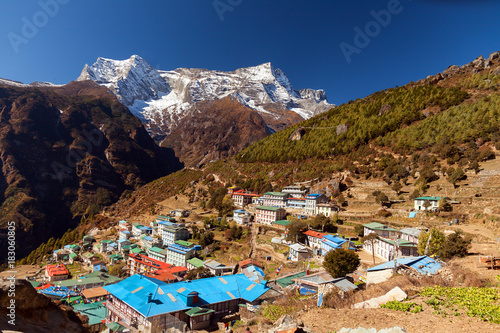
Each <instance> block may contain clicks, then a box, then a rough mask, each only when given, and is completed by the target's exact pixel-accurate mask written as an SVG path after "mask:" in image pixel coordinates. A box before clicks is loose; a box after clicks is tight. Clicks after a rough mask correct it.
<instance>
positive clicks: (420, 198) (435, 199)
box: [415, 197, 441, 201]
mask: <svg viewBox="0 0 500 333" xmlns="http://www.w3.org/2000/svg"><path fill="white" fill-rule="evenodd" d="M415 200H426V201H439V200H441V197H418V198H415Z"/></svg>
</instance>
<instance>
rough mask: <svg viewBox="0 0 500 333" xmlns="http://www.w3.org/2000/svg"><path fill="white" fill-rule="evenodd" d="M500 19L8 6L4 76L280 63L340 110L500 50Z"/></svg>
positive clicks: (280, 9)
mask: <svg viewBox="0 0 500 333" xmlns="http://www.w3.org/2000/svg"><path fill="white" fill-rule="evenodd" d="M54 4H57V6H55V5H54ZM57 7H58V8H57ZM44 8H45V9H44ZM382 10H384V11H385V12H383V13H385V14H387V13H389V15H390V22H388V21H389V16H387V15H385V16H384V15H382V16H381V17H382V21H381V22H382V23H383V24H381V23H377V21H376V19H375V16H376V15H375V16H374V15H373V12H375V13H379V14H380V13H381V11H382ZM499 14H500V1H497V0H491V1H488V0H413V1H410V0H400V1H398V0H387V1H386V0H384V1H364V0H358V1H345V0H343V1H337V0H321V1H320V0H309V1H296V0H286V1H285V0H272V1H270V0H265V1H264V0H163V1H136V0H105V1H103V0H100V1H96V0H86V1H81V0H40V1H31V0H24V1H19V0H4V1H1V2H0V77H3V78H8V79H13V80H18V81H21V82H24V83H30V82H33V81H49V82H53V83H59V84H60V83H67V82H69V81H71V80H74V79H75V78H77V77H78V75H79V74H80V71H81V69H82V68H83V66H84V64H85V63H89V64H92V63H94V62H95V60H96V58H97V57H100V56H101V57H106V58H113V59H126V58H128V57H130V56H131V55H132V54H138V55H140V56H142V57H143V58H144V59H146V60H147V61H148V62H149V63H150V64H151V65H153V66H155V67H157V68H159V69H164V70H169V69H174V68H177V67H200V68H208V69H219V70H234V69H236V68H239V67H247V66H253V65H258V64H260V63H264V62H268V61H270V62H272V63H273V65H274V66H275V67H277V68H281V69H282V70H283V71H284V72H285V73H286V74H287V75H288V77H289V78H290V80H291V81H292V83H293V85H294V87H295V88H296V89H300V88H315V89H320V88H321V89H324V90H325V91H326V93H327V96H328V99H329V101H330V102H331V103H335V104H340V103H343V102H347V101H349V100H351V99H356V98H358V97H364V96H366V95H368V94H370V93H372V92H375V91H378V90H381V89H385V88H388V87H393V86H396V85H403V84H405V83H408V82H409V81H412V80H413V81H416V80H419V79H421V78H425V77H426V76H428V75H431V74H436V73H438V72H440V71H442V70H444V69H446V67H448V66H449V65H455V64H456V65H463V64H465V63H467V62H470V61H472V60H473V59H474V58H476V57H477V56H479V55H483V56H488V55H489V54H490V53H491V52H494V51H498V50H500V20H499V19H498V17H499ZM384 20H385V21H384ZM30 25H32V26H31V28H33V27H34V28H35V30H33V29H31V30H30V29H29V28H30ZM355 28H359V29H358V30H357V31H361V32H362V34H365V35H366V34H367V36H366V37H367V38H368V39H369V40H367V38H365V39H364V40H363V38H362V37H359V36H361V35H360V34H358V33H357V32H355ZM367 28H368V30H366V29H367ZM370 29H371V30H370ZM357 34H358V38H357V40H355V37H356V35H357ZM356 42H357V43H356ZM341 45H343V46H344V51H342V48H341ZM346 45H348V46H346ZM345 50H349V52H347V53H349V56H348V57H346V56H345V53H346V51H345ZM353 50H355V52H354V51H353ZM348 59H349V60H350V61H347V60H348Z"/></svg>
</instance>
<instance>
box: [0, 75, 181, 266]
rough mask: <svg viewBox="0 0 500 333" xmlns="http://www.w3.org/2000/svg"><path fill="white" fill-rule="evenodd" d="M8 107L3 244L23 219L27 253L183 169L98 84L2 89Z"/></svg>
mask: <svg viewBox="0 0 500 333" xmlns="http://www.w3.org/2000/svg"><path fill="white" fill-rule="evenodd" d="M0 110H1V111H0V167H1V173H0V201H1V206H0V228H1V229H0V230H1V231H0V241H2V240H3V241H5V239H6V237H5V236H6V232H7V229H6V227H7V223H8V222H9V221H15V222H16V240H17V244H18V253H17V255H18V256H19V257H21V256H23V255H25V254H27V253H28V252H29V251H30V250H32V249H34V248H36V247H37V246H38V244H40V243H41V242H43V241H45V240H47V239H48V238H49V237H54V236H55V237H58V236H60V235H62V234H63V233H64V232H65V231H66V230H67V229H69V228H73V227H75V226H76V225H77V224H78V222H79V221H80V220H81V218H82V217H88V216H90V215H93V214H97V213H98V212H99V211H100V209H101V208H102V207H104V206H106V205H109V204H111V203H113V202H114V201H116V200H117V199H118V198H119V196H120V195H121V194H122V193H123V192H124V191H126V190H133V189H135V188H137V187H139V186H141V185H143V184H145V183H147V182H150V181H152V180H154V179H156V178H158V177H161V176H165V175H167V174H169V173H171V172H173V171H175V170H177V169H179V168H180V167H181V165H180V163H179V162H178V161H177V160H176V159H175V156H174V154H173V152H172V151H171V150H169V149H167V148H161V147H159V146H158V145H156V144H155V142H154V141H153V139H151V137H150V136H149V135H148V133H147V131H146V130H145V129H144V127H143V125H142V124H141V122H140V121H139V119H137V118H136V117H135V116H133V115H132V114H131V113H130V111H129V110H128V109H127V108H126V107H125V106H123V105H122V104H121V103H119V102H118V101H117V100H116V98H115V97H114V96H113V95H111V94H110V93H109V92H108V91H107V90H106V89H104V88H102V87H100V86H99V85H97V84H94V83H90V82H83V83H82V82H72V83H70V84H68V85H66V86H62V87H57V86H56V87H51V86H46V87H35V88H32V87H13V86H0ZM2 236H3V237H2ZM2 245H3V244H2ZM6 252H7V251H2V254H3V255H4V254H5V253H6Z"/></svg>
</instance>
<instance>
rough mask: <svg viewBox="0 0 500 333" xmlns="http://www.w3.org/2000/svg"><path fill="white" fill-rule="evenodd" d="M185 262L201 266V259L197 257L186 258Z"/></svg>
mask: <svg viewBox="0 0 500 333" xmlns="http://www.w3.org/2000/svg"><path fill="white" fill-rule="evenodd" d="M187 262H188V263H190V264H191V265H193V266H194V267H196V268H198V267H202V266H203V261H202V260H200V259H198V258H191V259H189V260H187Z"/></svg>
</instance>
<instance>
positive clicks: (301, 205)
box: [286, 198, 306, 210]
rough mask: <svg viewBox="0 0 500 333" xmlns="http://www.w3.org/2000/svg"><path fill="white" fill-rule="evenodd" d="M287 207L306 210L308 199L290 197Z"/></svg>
mask: <svg viewBox="0 0 500 333" xmlns="http://www.w3.org/2000/svg"><path fill="white" fill-rule="evenodd" d="M286 207H287V208H293V209H300V210H304V209H305V208H306V199H304V198H288V199H287V200H286Z"/></svg>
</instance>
